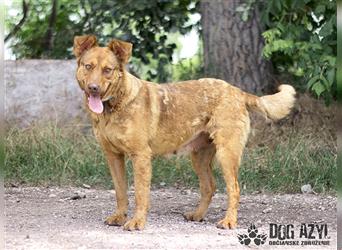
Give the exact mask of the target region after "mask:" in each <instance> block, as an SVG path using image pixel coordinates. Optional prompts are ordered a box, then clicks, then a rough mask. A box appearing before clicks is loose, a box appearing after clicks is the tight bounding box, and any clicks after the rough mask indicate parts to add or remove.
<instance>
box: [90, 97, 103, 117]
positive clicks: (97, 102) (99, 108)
mask: <svg viewBox="0 0 342 250" xmlns="http://www.w3.org/2000/svg"><path fill="white" fill-rule="evenodd" d="M88 104H89V108H90V110H91V111H93V112H95V113H97V114H101V113H102V112H103V104H102V101H101V98H100V96H93V95H90V96H89V98H88Z"/></svg>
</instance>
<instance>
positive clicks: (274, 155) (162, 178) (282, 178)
mask: <svg viewBox="0 0 342 250" xmlns="http://www.w3.org/2000/svg"><path fill="white" fill-rule="evenodd" d="M81 130H84V129H83V128H81V127H74V126H68V127H64V128H63V129H60V128H57V127H55V126H54V125H48V126H46V125H45V126H42V125H40V126H38V125H37V126H34V127H31V128H27V129H18V128H12V129H10V130H9V131H8V132H7V136H6V160H5V183H7V184H8V183H11V182H19V183H23V184H27V185H72V186H81V185H82V184H83V183H86V184H89V185H92V186H93V187H104V188H110V187H112V181H111V177H110V174H109V171H108V168H107V166H106V161H105V159H104V156H103V153H102V151H101V149H100V147H99V146H98V144H97V142H96V140H95V138H94V136H93V135H91V134H90V133H89V131H88V132H81ZM316 141H317V140H316V139H315V138H312V139H308V138H306V137H304V136H300V135H298V134H293V135H292V140H291V141H289V142H282V143H279V145H278V146H277V147H276V148H275V149H272V148H269V147H267V146H262V147H255V148H252V149H250V148H247V149H246V150H245V154H244V158H243V160H242V164H241V167H240V176H239V179H240V185H241V190H242V191H243V192H247V193H248V192H254V191H258V190H259V191H271V192H299V191H300V187H301V185H303V184H308V183H310V184H311V185H312V186H313V188H314V190H315V191H316V192H329V191H332V190H335V188H336V152H335V151H334V150H333V149H330V148H327V147H320V145H315V143H316ZM314 145H315V146H314ZM127 175H128V180H129V181H128V183H129V185H132V184H133V180H132V179H133V175H132V165H131V162H130V161H127ZM214 176H215V178H216V180H217V187H218V189H219V190H220V191H224V189H225V182H224V180H223V177H222V174H221V170H220V167H219V166H218V165H217V164H215V166H214ZM162 182H164V183H165V185H166V186H172V185H177V186H187V187H198V180H197V177H196V175H195V174H194V172H193V170H192V167H191V165H190V160H189V158H188V157H181V158H176V157H172V158H171V159H165V158H162V157H157V158H155V159H154V160H153V177H152V184H153V185H154V186H159V185H160V184H161V183H162Z"/></svg>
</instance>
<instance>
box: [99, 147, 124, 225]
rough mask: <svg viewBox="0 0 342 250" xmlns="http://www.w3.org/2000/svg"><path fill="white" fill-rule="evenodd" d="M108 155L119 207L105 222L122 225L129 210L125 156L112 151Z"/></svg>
mask: <svg viewBox="0 0 342 250" xmlns="http://www.w3.org/2000/svg"><path fill="white" fill-rule="evenodd" d="M106 157H107V161H108V165H109V170H110V173H111V175H112V179H113V183H114V187H115V194H116V202H117V208H116V211H115V213H114V214H113V215H111V216H109V217H108V218H107V219H106V221H105V223H106V224H107V225H110V226H122V225H123V224H125V222H126V219H127V210H128V197H127V181H126V173H125V157H124V155H118V154H114V153H112V152H106Z"/></svg>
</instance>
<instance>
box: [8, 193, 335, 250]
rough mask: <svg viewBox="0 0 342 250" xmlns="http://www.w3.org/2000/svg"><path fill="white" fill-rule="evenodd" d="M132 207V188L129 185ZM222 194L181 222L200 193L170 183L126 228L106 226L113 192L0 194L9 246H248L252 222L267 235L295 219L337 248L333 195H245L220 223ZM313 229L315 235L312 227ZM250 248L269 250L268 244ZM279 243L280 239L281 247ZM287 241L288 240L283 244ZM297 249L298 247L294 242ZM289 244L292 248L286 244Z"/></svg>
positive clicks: (199, 247)
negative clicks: (231, 222)
mask: <svg viewBox="0 0 342 250" xmlns="http://www.w3.org/2000/svg"><path fill="white" fill-rule="evenodd" d="M129 196H130V205H131V206H130V213H129V215H131V214H132V205H133V204H134V192H133V191H130V192H129ZM225 197H226V196H225V195H224V194H216V195H215V197H214V198H213V202H212V204H211V206H210V208H209V212H208V215H207V217H206V219H205V221H204V222H186V221H184V219H183V217H182V213H183V212H185V211H188V210H191V209H193V207H194V206H195V205H196V203H197V200H198V198H199V194H198V193H197V192H194V191H191V190H182V189H175V188H165V189H157V190H153V191H152V193H151V203H152V204H151V210H150V213H149V217H148V223H147V226H146V229H145V230H144V231H134V232H127V231H123V229H122V228H121V227H110V226H106V225H104V223H103V221H104V219H105V218H106V216H108V215H110V214H111V213H112V212H113V210H114V204H115V199H114V191H109V190H95V189H85V188H57V187H49V188H38V187H16V188H7V189H6V193H5V202H6V203H5V208H6V211H5V213H6V226H5V233H6V234H5V247H6V249H246V248H247V247H245V246H244V245H241V244H240V243H239V241H238V238H237V235H238V234H246V233H247V228H248V227H249V226H250V224H251V223H254V224H255V225H256V227H257V228H258V230H259V233H263V234H267V235H269V224H270V223H277V224H294V232H295V235H296V238H297V237H298V234H299V227H300V225H301V223H318V224H327V225H328V236H329V237H330V238H329V239H328V240H329V243H330V245H328V246H309V247H307V249H322V248H323V249H336V202H337V199H336V197H334V196H328V195H326V196H321V195H314V194H293V195H289V194H286V195H279V194H277V195H275V194H254V195H242V197H241V204H240V210H239V226H238V228H237V229H235V230H222V229H217V228H216V227H215V223H216V222H217V221H218V220H219V219H221V218H222V217H223V216H224V213H225V210H226V198H225ZM316 235H317V234H316ZM269 240H270V239H269V238H268V239H267V241H266V243H265V245H262V246H256V245H255V244H254V243H253V242H252V243H251V244H250V245H249V246H248V248H252V249H274V248H275V246H272V245H269ZM278 248H279V249H283V248H284V246H278ZM287 248H291V247H287ZM297 248H301V249H302V248H303V247H301V246H298V247H297ZM291 249H293V248H291Z"/></svg>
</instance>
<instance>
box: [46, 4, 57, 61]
mask: <svg viewBox="0 0 342 250" xmlns="http://www.w3.org/2000/svg"><path fill="white" fill-rule="evenodd" d="M51 2H52V8H51V15H50V19H49V26H48V28H47V31H46V34H45V39H44V44H43V48H44V51H45V52H44V53H45V55H46V56H47V57H49V56H50V53H51V50H52V49H53V31H54V29H55V25H56V20H57V4H58V0H51Z"/></svg>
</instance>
